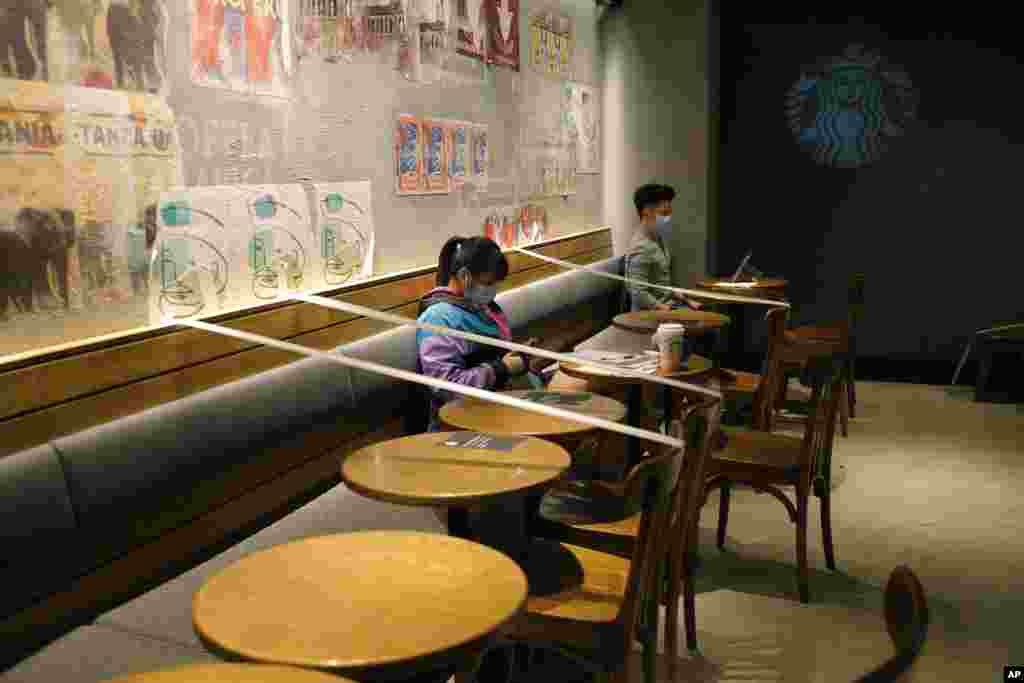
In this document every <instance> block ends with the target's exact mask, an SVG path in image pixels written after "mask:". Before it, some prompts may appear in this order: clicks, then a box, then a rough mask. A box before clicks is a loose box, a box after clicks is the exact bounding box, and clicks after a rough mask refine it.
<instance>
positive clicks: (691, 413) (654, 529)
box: [616, 399, 719, 652]
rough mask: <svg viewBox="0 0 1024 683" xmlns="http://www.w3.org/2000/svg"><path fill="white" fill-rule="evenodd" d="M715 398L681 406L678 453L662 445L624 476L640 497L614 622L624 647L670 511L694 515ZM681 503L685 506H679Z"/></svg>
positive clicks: (649, 583)
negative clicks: (629, 559) (633, 540)
mask: <svg viewBox="0 0 1024 683" xmlns="http://www.w3.org/2000/svg"><path fill="white" fill-rule="evenodd" d="M718 410H719V402H718V400H717V399H710V400H707V401H701V402H698V403H696V404H693V405H688V406H687V407H685V408H684V409H683V412H682V415H681V416H680V419H678V420H676V421H674V426H673V431H675V432H676V434H675V435H676V436H677V437H678V438H680V439H681V440H682V441H684V443H685V444H686V446H685V448H684V449H682V451H679V450H673V449H669V448H666V449H665V450H664V451H663V452H661V453H659V454H658V455H654V456H650V457H647V458H646V459H644V460H642V461H641V462H640V463H639V464H637V465H635V466H634V467H633V469H632V470H631V471H630V473H629V476H628V477H627V479H626V486H625V489H626V495H627V496H629V497H630V498H640V499H641V501H642V502H641V509H642V515H641V520H640V529H639V533H638V534H637V540H636V544H635V545H634V548H633V558H632V562H631V563H630V568H629V578H628V584H627V588H626V594H625V596H624V599H623V602H622V606H621V608H620V610H619V614H618V618H617V621H618V622H619V624H620V625H621V626H622V629H623V630H622V634H623V638H624V640H623V642H622V643H616V645H617V646H619V645H621V646H622V647H624V648H626V649H625V650H624V652H628V651H629V647H630V646H631V644H632V638H633V635H634V634H635V633H636V628H637V625H638V620H639V618H640V613H641V606H642V604H643V599H644V596H646V595H647V593H648V591H650V590H654V589H655V587H656V583H655V582H656V577H657V572H658V565H659V560H660V559H661V558H662V557H663V554H664V552H665V549H666V548H665V546H666V542H667V541H669V534H670V529H671V528H672V521H673V517H674V515H675V514H678V513H681V514H685V515H694V514H696V509H697V507H698V506H699V504H700V501H701V495H700V494H701V493H702V487H703V484H704V471H705V463H706V462H707V457H708V453H709V452H710V435H711V429H712V424H715V425H717V422H718ZM684 502H685V504H683V503H684Z"/></svg>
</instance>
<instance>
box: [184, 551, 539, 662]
mask: <svg viewBox="0 0 1024 683" xmlns="http://www.w3.org/2000/svg"><path fill="white" fill-rule="evenodd" d="M526 596H527V583H526V577H525V575H524V574H523V572H522V570H521V569H520V568H519V567H518V566H517V565H516V563H515V562H513V561H512V560H510V559H509V558H507V557H505V556H504V555H502V554H501V553H499V552H497V551H495V550H492V549H490V548H487V547H485V546H482V545H480V544H478V543H473V542H471V541H466V540H463V539H460V538H454V537H451V536H443V535H439V534H426V533H419V532H411V531H366V532H358V533H350V534H336V535H332V536H319V537H314V538H307V539H303V540H300V541H295V542H292V543H286V544H284V545H279V546H276V547H273V548H269V549H267V550H263V551H260V552H256V553H253V554H252V555H249V556H247V557H244V558H242V559H241V560H239V561H238V562H236V563H235V564H233V565H231V566H230V567H228V568H226V569H224V570H222V571H221V572H219V573H217V574H215V575H213V576H212V577H210V578H209V579H208V580H207V581H206V583H205V584H203V586H202V588H200V589H199V591H198V592H196V594H195V598H194V599H193V603H192V620H193V624H194V626H195V629H196V632H197V633H198V635H199V636H200V638H201V639H202V640H203V642H204V644H206V645H207V646H208V647H210V649H211V650H214V651H215V652H218V653H222V654H226V655H227V656H229V657H232V658H241V659H243V660H249V661H256V662H266V663H275V664H288V665H293V666H302V667H309V668H316V669H321V670H325V671H330V672H334V673H339V674H343V675H347V676H350V677H352V678H355V679H357V680H374V681H392V680H394V681H397V680H408V679H409V678H410V677H413V678H416V677H422V678H426V677H431V678H432V679H433V680H441V681H443V680H446V679H445V678H444V676H445V675H446V674H447V675H450V673H451V669H453V668H462V669H465V668H467V667H469V666H471V665H470V664H469V663H470V662H472V661H474V659H475V657H476V656H478V655H479V654H480V653H481V652H482V651H483V649H484V648H485V647H486V646H487V645H488V644H489V641H490V638H491V637H492V635H493V634H494V632H495V631H496V630H497V629H499V628H500V627H501V626H502V625H504V624H505V623H506V622H508V621H509V620H510V619H512V618H513V617H515V616H516V614H517V613H518V612H519V611H520V610H521V609H522V607H523V605H524V603H525V602H526Z"/></svg>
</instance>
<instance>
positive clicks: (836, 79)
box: [786, 45, 918, 168]
mask: <svg viewBox="0 0 1024 683" xmlns="http://www.w3.org/2000/svg"><path fill="white" fill-rule="evenodd" d="M917 100H918V95H917V91H916V90H914V88H913V87H912V86H911V83H910V78H909V77H908V76H907V74H906V73H905V72H904V71H903V70H902V69H900V68H899V67H896V66H893V65H891V64H888V63H887V62H886V61H885V60H884V59H883V58H882V57H881V56H879V55H878V54H877V53H874V52H865V51H864V50H863V48H862V47H861V46H860V45H852V46H850V47H847V48H846V50H845V51H844V53H843V55H842V56H841V57H834V58H831V59H827V60H822V61H819V62H818V63H816V64H814V65H813V66H811V67H808V68H806V69H804V70H803V73H801V75H800V80H798V81H797V82H796V83H795V84H794V85H793V87H792V88H790V90H789V93H788V94H787V96H786V118H787V121H788V123H789V127H790V130H792V132H793V135H794V136H795V137H796V140H797V142H798V143H799V144H800V146H801V147H803V148H804V149H805V150H807V152H808V153H809V154H810V155H811V157H812V158H813V159H814V160H815V161H816V162H818V163H819V164H822V165H826V166H835V167H838V168H856V167H858V166H864V165H867V164H871V163H874V162H875V161H877V160H878V159H879V158H880V157H881V156H882V154H884V153H885V151H886V149H887V148H888V144H889V140H890V139H891V138H894V137H899V136H902V135H903V134H904V133H905V131H906V129H907V127H908V126H909V125H910V124H911V122H913V121H914V119H915V118H916V115H917Z"/></svg>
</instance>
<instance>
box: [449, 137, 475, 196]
mask: <svg viewBox="0 0 1024 683" xmlns="http://www.w3.org/2000/svg"><path fill="white" fill-rule="evenodd" d="M470 125H471V124H468V123H465V122H463V121H450V122H448V168H449V171H448V175H449V177H450V178H451V184H452V190H461V189H462V187H463V186H464V185H465V184H466V178H467V177H468V176H469V162H470V139H469V138H470V135H469V130H470V129H469V127H470Z"/></svg>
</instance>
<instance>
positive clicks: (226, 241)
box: [150, 185, 319, 324]
mask: <svg viewBox="0 0 1024 683" xmlns="http://www.w3.org/2000/svg"><path fill="white" fill-rule="evenodd" d="M157 221H158V234H159V237H158V239H157V245H156V249H155V254H154V257H153V265H152V268H153V277H152V282H151V287H150V320H151V322H152V323H154V324H155V323H157V322H159V321H160V320H162V319H167V318H193V317H196V316H206V315H210V314H211V313H216V312H218V311H222V310H225V309H227V308H244V307H246V306H255V305H259V304H261V303H267V302H270V301H275V300H277V299H278V298H280V297H282V296H287V295H288V294H289V293H291V292H299V291H308V290H310V289H313V288H315V287H316V286H317V285H318V284H319V282H318V278H319V274H318V272H317V270H316V269H315V268H314V256H315V254H316V253H317V235H316V234H315V231H314V227H313V221H312V219H311V217H310V215H309V204H308V201H307V198H306V193H305V191H304V190H303V188H302V186H301V185H222V186H215V187H190V188H177V189H175V190H171V191H168V192H166V193H164V194H163V196H161V198H160V204H159V208H158V212H157Z"/></svg>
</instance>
